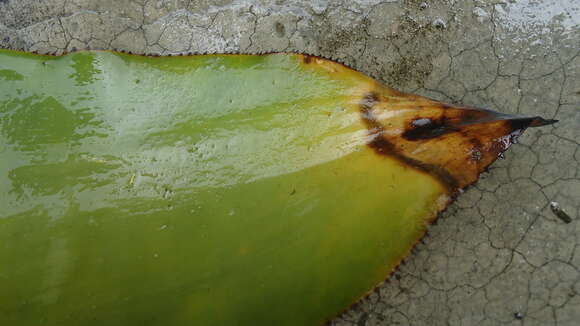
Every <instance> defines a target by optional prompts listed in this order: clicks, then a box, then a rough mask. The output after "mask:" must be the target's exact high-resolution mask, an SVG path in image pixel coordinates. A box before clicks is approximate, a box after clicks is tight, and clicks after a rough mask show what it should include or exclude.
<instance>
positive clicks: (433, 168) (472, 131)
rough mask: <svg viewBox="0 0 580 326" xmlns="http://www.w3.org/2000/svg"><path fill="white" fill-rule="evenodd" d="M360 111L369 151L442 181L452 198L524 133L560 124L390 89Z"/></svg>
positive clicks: (370, 97) (366, 99) (371, 96)
mask: <svg viewBox="0 0 580 326" xmlns="http://www.w3.org/2000/svg"><path fill="white" fill-rule="evenodd" d="M359 108H360V112H361V118H362V121H363V122H364V124H365V125H366V126H367V128H368V131H369V136H370V140H369V142H368V146H369V147H371V148H373V149H374V150H375V152H376V153H378V154H380V155H385V156H389V157H391V158H394V159H396V160H398V161H399V162H401V163H403V164H405V165H407V166H409V167H412V168H414V169H416V170H417V171H420V172H424V173H426V174H429V175H431V176H433V177H435V178H437V180H439V181H440V182H441V184H442V185H444V186H445V188H446V189H447V190H448V192H449V193H450V194H455V193H456V192H457V191H458V190H459V189H461V188H464V187H466V186H468V185H470V184H472V183H473V182H475V181H476V180H477V178H478V177H479V174H480V173H481V172H483V171H484V170H485V168H487V167H488V166H489V165H490V164H491V163H493V162H494V161H495V160H496V159H497V158H498V157H499V156H500V155H501V154H502V153H503V152H504V151H505V150H507V148H508V147H509V146H510V145H511V144H512V143H514V142H515V139H516V138H517V137H518V136H519V135H520V134H521V133H522V132H523V130H525V129H526V128H528V127H534V126H542V125H546V124H550V123H553V122H555V121H553V120H544V119H542V118H540V117H533V118H522V117H516V116H510V115H505V114H501V113H498V112H494V111H490V110H482V109H475V108H467V107H458V106H452V105H449V104H443V103H440V102H437V101H434V100H431V99H428V98H424V97H420V96H416V95H408V94H402V93H397V92H394V91H392V90H390V89H386V88H377V89H376V90H374V91H371V92H369V93H367V94H366V95H364V96H363V98H362V99H361V101H360V103H359ZM381 116H385V118H381ZM381 119H383V120H381Z"/></svg>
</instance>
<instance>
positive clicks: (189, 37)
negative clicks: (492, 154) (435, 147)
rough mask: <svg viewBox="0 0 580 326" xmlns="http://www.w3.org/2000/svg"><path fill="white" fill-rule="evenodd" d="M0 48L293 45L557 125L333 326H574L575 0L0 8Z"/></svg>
mask: <svg viewBox="0 0 580 326" xmlns="http://www.w3.org/2000/svg"><path fill="white" fill-rule="evenodd" d="M0 47H4V48H15V49H25V50H29V51H32V50H34V51H40V52H56V53H63V52H65V51H70V50H73V49H111V48H112V49H122V50H128V51H133V52H138V53H159V54H169V53H183V52H189V51H202V52H205V51H211V52H226V51H241V52H259V51H304V52H309V53H313V54H318V55H322V56H325V57H329V58H336V59H339V60H341V61H344V62H345V63H347V64H348V65H350V66H352V67H354V68H356V69H358V70H360V71H362V72H365V73H367V74H369V75H371V76H373V77H375V78H377V79H379V80H381V81H383V82H384V83H386V84H387V85H390V86H391V87H394V88H397V89H400V90H404V91H410V92H415V93H419V94H422V95H427V96H430V97H433V98H436V99H440V100H445V101H448V102H453V103H462V104H465V105H472V106H478V107H487V108H491V109H495V110H499V111H503V112H512V113H515V112H517V113H521V114H526V115H542V116H544V117H546V118H555V119H559V120H560V122H559V123H558V124H556V125H553V126H549V127H544V128H538V129H536V130H529V131H528V132H527V133H526V135H525V136H523V137H522V138H521V139H520V140H521V143H520V144H518V145H516V146H514V147H513V148H512V149H511V150H510V151H509V152H508V153H507V155H506V159H505V160H501V161H499V162H497V163H496V164H494V165H493V167H492V168H491V169H490V172H489V173H487V174H484V175H483V176H482V179H481V180H480V181H479V182H478V183H477V185H476V186H475V187H472V188H470V189H469V190H468V191H467V192H466V193H465V194H463V195H462V196H461V197H460V199H459V200H458V201H457V202H456V203H455V204H454V205H453V206H452V207H451V208H450V209H449V210H448V212H447V213H445V214H444V216H443V218H442V219H441V220H440V221H439V223H438V224H437V225H434V226H432V227H431V229H430V230H431V232H430V234H431V235H430V237H429V238H427V239H426V241H425V243H424V244H421V245H419V246H418V248H417V250H416V251H415V253H414V254H413V255H412V256H411V257H409V258H408V259H407V263H406V264H405V265H403V266H402V267H401V268H399V270H398V271H397V272H396V274H395V275H394V276H393V277H391V279H390V280H389V281H388V282H386V283H385V284H384V285H382V286H381V288H380V291H378V292H377V293H375V294H373V295H371V296H370V297H369V298H367V299H366V300H364V301H363V302H361V303H360V304H358V305H356V306H355V307H353V308H352V309H350V310H349V311H348V312H346V313H345V314H343V315H342V316H341V317H339V318H337V319H336V320H334V321H333V324H334V325H340V326H347V325H348V326H351V325H358V326H362V325H369V326H370V325H529V326H531V325H562V326H563V325H579V324H580V222H579V217H580V216H579V211H580V169H579V164H580V150H579V148H580V146H579V145H580V55H579V53H580V1H578V0H523V1H502V0H474V1H457V0H430V1H429V0H428V1H419V0H407V1H404V0H401V1H395V0H392V1H378V0H356V1H348V0H342V1H328V0H316V1H297V0H289V1H284V0H276V1H269V2H268V1H259V0H216V1H192V0H189V1H186V0H132V1H131V0H100V1H96V0H43V1H40V0H0ZM552 201H555V202H557V203H559V206H560V207H561V208H562V209H563V210H564V211H566V212H567V214H568V215H569V216H570V217H571V219H572V221H571V223H565V222H564V221H563V220H562V219H560V218H558V217H557V215H556V214H554V212H553V211H552V209H551V208H550V205H549V203H550V202H552Z"/></svg>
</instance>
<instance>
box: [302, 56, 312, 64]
mask: <svg viewBox="0 0 580 326" xmlns="http://www.w3.org/2000/svg"><path fill="white" fill-rule="evenodd" d="M312 61H313V58H312V56H310V55H308V54H304V55H303V56H302V62H303V63H304V64H310V63H312Z"/></svg>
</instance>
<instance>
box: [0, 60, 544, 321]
mask: <svg viewBox="0 0 580 326" xmlns="http://www.w3.org/2000/svg"><path fill="white" fill-rule="evenodd" d="M2 76H4V78H3V80H2V81H1V84H0V207H2V208H3V209H2V210H1V211H0V241H1V243H2V246H0V262H2V266H3V268H2V271H1V272H0V289H1V291H0V307H1V308H0V317H1V318H0V319H2V320H3V321H4V324H6V325H38V324H39V323H42V324H44V325H85V326H86V325H207V326H209V325H291V326H294V325H317V324H320V323H322V322H324V321H325V320H328V319H329V318H331V317H333V316H334V315H336V314H337V313H338V312H339V311H341V310H342V309H344V308H346V307H347V306H348V305H349V304H351V303H353V302H355V301H356V300H358V299H359V298H360V297H361V296H363V295H364V294H365V293H367V292H368V291H370V290H371V289H372V288H373V287H375V286H376V285H377V284H378V283H380V282H381V281H383V280H384V279H385V278H386V277H387V276H388V275H389V274H390V273H391V272H392V271H393V269H394V268H395V267H396V266H397V265H398V264H399V263H400V262H401V260H402V259H403V258H404V257H405V256H407V255H408V253H409V252H410V249H411V248H412V246H413V245H414V244H415V243H416V242H417V241H418V240H419V239H420V238H421V237H422V236H423V234H424V233H425V230H426V227H427V225H428V223H429V222H430V221H432V220H433V219H435V218H436V216H437V214H438V213H439V212H441V211H442V210H443V209H445V207H446V206H447V205H448V204H449V203H450V201H451V199H452V198H453V197H454V196H455V195H456V194H457V192H458V191H459V189H461V188H463V187H465V186H467V185H469V184H471V183H473V182H475V181H476V180H477V178H478V175H479V173H480V172H481V171H483V169H485V168H486V167H487V166H488V165H489V164H491V163H492V162H493V161H495V160H496V159H497V157H498V155H499V154H501V153H502V152H503V151H505V150H506V149H507V147H508V146H509V145H510V144H511V143H512V142H513V138H514V137H516V136H518V135H519V134H520V133H521V132H522V131H523V130H524V129H525V128H527V127H529V126H539V125H544V124H548V123H551V122H553V121H546V120H543V119H542V118H539V117H534V118H521V117H514V116H509V115H504V114H500V113H497V112H492V111H487V110H480V109H474V108H465V107H456V106H451V105H446V104H442V103H439V102H436V101H433V100H430V99H427V98H424V97H420V96H416V95H410V94H403V93H400V92H397V91H395V90H392V89H389V88H387V87H384V86H382V85H380V84H379V83H378V82H376V81H374V80H372V79H371V78H369V77H367V76H365V75H363V74H361V73H359V72H356V71H354V70H352V69H350V68H348V67H345V66H343V65H341V64H338V63H335V62H332V61H329V60H325V59H322V58H318V57H314V56H308V55H301V54H269V55H196V56H186V57H144V56H133V55H127V54H121V53H111V52H77V53H72V54H69V55H65V56H61V57H51V56H40V55H34V54H27V53H20V52H12V51H0V77H2ZM14 76H17V77H18V78H16V77H14Z"/></svg>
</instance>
